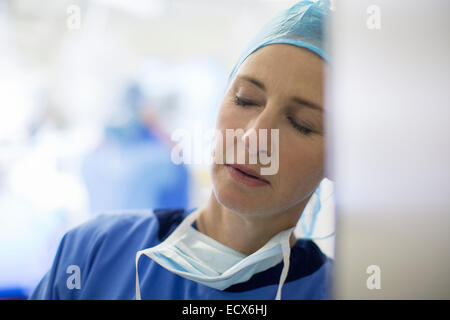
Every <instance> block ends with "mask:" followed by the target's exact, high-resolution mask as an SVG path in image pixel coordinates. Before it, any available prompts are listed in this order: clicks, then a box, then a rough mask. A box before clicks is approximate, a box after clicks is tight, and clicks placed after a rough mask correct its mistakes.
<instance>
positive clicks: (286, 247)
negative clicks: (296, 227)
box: [275, 229, 293, 300]
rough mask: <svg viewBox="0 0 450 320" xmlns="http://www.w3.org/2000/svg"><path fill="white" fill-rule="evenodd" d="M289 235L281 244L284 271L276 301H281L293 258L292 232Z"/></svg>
mask: <svg viewBox="0 0 450 320" xmlns="http://www.w3.org/2000/svg"><path fill="white" fill-rule="evenodd" d="M292 230H293V229H291V230H290V232H289V233H288V235H287V237H286V240H285V241H283V242H282V243H281V250H282V252H283V270H282V271H281V276H280V283H279V284H278V290H277V295H276V297H275V300H281V289H282V288H283V285H284V282H285V281H286V278H287V275H288V272H289V264H290V256H291V246H290V243H289V240H290V238H291V231H292Z"/></svg>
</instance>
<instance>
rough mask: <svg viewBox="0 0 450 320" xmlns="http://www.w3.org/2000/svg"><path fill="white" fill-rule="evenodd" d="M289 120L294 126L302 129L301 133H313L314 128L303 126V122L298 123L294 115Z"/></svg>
mask: <svg viewBox="0 0 450 320" xmlns="http://www.w3.org/2000/svg"><path fill="white" fill-rule="evenodd" d="M288 120H289V122H290V123H291V124H292V126H293V127H294V128H295V129H297V130H298V131H300V132H301V133H303V134H304V135H310V134H311V133H313V130H311V129H309V128H307V127H304V126H302V125H301V124H298V123H297V122H295V121H294V119H292V117H288Z"/></svg>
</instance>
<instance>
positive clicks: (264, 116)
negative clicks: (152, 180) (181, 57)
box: [211, 44, 324, 216]
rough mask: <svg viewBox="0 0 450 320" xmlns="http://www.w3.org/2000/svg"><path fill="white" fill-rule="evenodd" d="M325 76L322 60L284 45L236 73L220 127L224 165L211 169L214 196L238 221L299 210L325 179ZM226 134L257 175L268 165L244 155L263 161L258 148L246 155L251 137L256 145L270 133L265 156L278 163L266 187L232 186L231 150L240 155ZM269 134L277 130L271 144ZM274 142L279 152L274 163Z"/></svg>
mask: <svg viewBox="0 0 450 320" xmlns="http://www.w3.org/2000/svg"><path fill="white" fill-rule="evenodd" d="M323 68H324V62H323V60H322V59H321V58H319V57H318V56H316V55H315V54H313V53H311V52H310V51H308V50H306V49H302V48H299V47H295V46H292V45H287V44H272V45H268V46H265V47H262V48H260V49H259V50H257V51H256V52H254V53H253V54H251V55H250V56H249V57H248V58H247V59H246V60H245V61H244V63H243V64H242V65H241V66H240V68H239V70H238V72H237V73H236V75H235V77H234V78H233V79H232V81H231V83H230V85H229V87H228V89H227V92H226V93H225V96H224V99H223V102H222V105H221V107H220V110H219V114H218V119H217V128H216V129H217V130H218V131H220V133H221V136H222V137H221V138H222V146H223V149H222V152H223V155H224V157H223V158H224V164H220V163H216V162H214V163H213V165H212V168H211V176H212V181H213V188H214V193H215V196H216V198H217V200H218V201H219V202H220V203H221V204H222V205H223V206H225V207H226V208H228V209H230V210H233V211H235V212H238V213H241V214H249V215H255V214H256V215H259V216H263V215H264V216H271V215H276V214H277V213H280V212H284V211H286V210H289V209H294V210H295V208H297V207H298V208H303V206H304V205H305V204H306V202H307V201H308V200H309V198H310V196H311V195H312V193H313V192H314V190H315V189H316V187H317V185H318V183H319V182H320V181H321V180H322V178H323V176H324V167H323V158H324V131H323V130H324V124H323V109H322V106H323V92H322V91H323ZM294 97H297V98H299V99H297V101H296V100H295V98H294ZM226 129H234V130H237V129H242V130H243V132H244V133H246V134H247V135H244V136H243V138H242V139H241V140H240V141H243V143H244V145H245V147H246V149H245V153H246V154H245V166H246V167H247V168H250V169H253V170H255V171H256V172H258V173H260V172H261V171H260V169H261V168H268V167H269V165H268V164H266V165H262V164H261V161H260V158H258V160H257V163H256V164H250V163H249V161H250V160H249V159H250V157H249V152H256V154H259V155H260V153H259V152H262V150H261V149H259V148H258V144H256V145H255V144H253V145H252V146H254V147H255V146H256V148H257V149H255V148H251V147H250V142H251V140H250V139H249V137H250V135H248V133H250V132H254V133H256V136H257V137H258V141H259V139H260V138H262V136H261V134H260V133H261V131H260V129H266V130H267V131H266V132H267V135H266V136H267V144H266V145H267V148H266V149H265V150H266V152H267V154H266V155H267V156H268V157H269V158H271V160H272V161H275V160H278V166H273V167H275V168H277V169H278V170H277V171H276V173H275V174H273V175H263V176H262V177H263V178H264V179H266V180H267V181H268V182H269V183H267V184H263V185H258V186H249V185H248V184H245V183H242V182H241V181H239V179H235V175H233V174H232V173H233V172H234V171H233V170H234V169H231V168H230V166H227V165H226V164H227V163H228V164H230V161H229V159H226V158H227V154H228V155H230V150H231V148H234V154H235V155H236V154H237V152H238V147H237V141H238V139H239V138H236V139H233V141H232V144H231V145H229V146H231V147H230V148H227V147H226V146H227V143H226V141H225V140H226V131H225V130H226ZM272 129H278V141H271V130H272ZM252 130H255V131H252ZM219 136H220V135H219ZM274 140H276V139H274ZM272 142H273V143H276V144H278V157H276V155H275V154H274V153H275V152H276V148H271V143H272ZM252 150H253V151H252ZM255 150H256V151H255ZM216 152H217V150H216ZM276 158H278V159H276ZM234 163H237V157H236V156H234Z"/></svg>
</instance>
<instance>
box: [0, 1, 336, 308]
mask: <svg viewBox="0 0 450 320" xmlns="http://www.w3.org/2000/svg"><path fill="white" fill-rule="evenodd" d="M295 2H296V1H283V0H278V1H275V0H272V1H269V0H247V1H241V0H227V1H207V0H134V1H126V0H89V1H81V0H78V1H77V0H70V1H65V0H51V1H50V0H49V1H45V2H42V1H37V0H10V1H7V0H0V70H1V72H0V243H1V245H0V298H4V299H5V298H25V297H27V295H28V294H29V293H30V291H31V290H32V289H33V288H34V287H35V286H36V284H37V283H38V281H39V280H40V279H41V278H42V276H43V275H44V274H45V272H46V271H47V270H48V269H49V268H50V265H51V263H52V260H53V257H54V255H55V252H56V249H57V246H58V243H59V241H60V239H61V237H62V235H63V234H64V233H65V232H66V231H67V230H68V229H70V228H72V227H74V226H76V225H78V224H80V223H82V222H84V221H86V220H87V219H90V218H92V217H93V216H95V215H97V214H99V213H102V212H105V211H111V210H128V209H130V210H131V209H148V208H153V207H196V206H198V205H201V204H203V203H204V202H205V201H206V199H207V197H208V196H209V192H210V190H211V189H210V188H211V184H210V179H209V173H208V166H207V165H206V164H201V163H200V164H192V165H184V164H181V165H175V164H174V163H173V162H172V161H171V159H170V150H171V148H172V146H173V145H174V141H172V140H171V133H172V132H173V131H174V130H175V129H180V128H182V129H186V130H188V131H192V130H195V129H196V128H198V127H201V128H202V130H208V129H209V128H214V127H215V117H216V113H217V109H218V107H219V105H220V103H221V98H222V95H223V93H224V90H225V85H226V80H227V77H228V74H229V73H230V72H231V69H232V67H233V66H234V63H235V62H236V61H237V59H238V57H239V55H240V53H241V51H242V50H243V49H244V47H245V45H246V44H247V42H248V41H249V40H250V39H251V37H252V36H253V35H254V34H255V33H256V32H257V31H258V30H259V29H260V28H261V27H262V25H263V24H264V23H265V22H266V21H268V20H269V19H270V18H271V17H272V16H273V15H274V14H275V13H277V12H278V11H279V10H282V9H285V8H288V7H289V6H291V5H292V4H294V3H295ZM321 190H322V192H324V198H326V199H328V200H329V199H330V197H331V195H332V186H331V183H325V184H324V187H323V188H322V189H321ZM321 210H322V211H327V212H328V215H325V214H322V215H319V216H318V217H319V220H321V219H322V220H323V221H322V222H320V221H318V222H319V223H318V224H317V226H316V227H317V228H318V230H319V236H320V232H322V233H321V234H322V235H324V234H329V231H330V230H331V231H333V230H332V229H333V228H332V226H333V221H332V219H331V218H330V217H332V215H330V214H329V213H331V212H332V210H333V207H332V202H331V201H328V202H327V203H324V204H322V208H321ZM324 217H325V218H324ZM305 219H309V221H310V222H312V221H316V220H315V218H314V217H311V216H309V217H307V216H306V215H305ZM314 223H315V222H314ZM308 225H311V223H309V224H308ZM299 228H300V226H299ZM321 228H323V230H321ZM325 229H326V230H325ZM310 231H311V230H308V229H305V228H304V226H302V229H299V233H301V232H304V233H305V234H308V235H311V232H310ZM317 241H318V243H319V245H320V246H322V249H323V250H324V252H325V253H326V254H328V255H330V256H332V255H333V239H330V238H327V239H326V240H323V241H322V240H317Z"/></svg>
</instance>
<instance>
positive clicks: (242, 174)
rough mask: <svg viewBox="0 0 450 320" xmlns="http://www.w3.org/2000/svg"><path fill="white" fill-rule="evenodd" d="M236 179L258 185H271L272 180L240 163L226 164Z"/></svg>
mask: <svg viewBox="0 0 450 320" xmlns="http://www.w3.org/2000/svg"><path fill="white" fill-rule="evenodd" d="M225 166H226V167H227V169H228V172H229V173H230V175H231V177H232V178H234V180H236V181H238V182H240V183H243V184H245V185H247V186H251V187H256V186H264V185H270V182H269V181H268V180H266V179H264V178H263V177H261V176H260V175H259V174H258V173H257V172H256V171H254V170H252V169H250V168H248V167H246V166H243V165H239V164H225Z"/></svg>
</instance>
